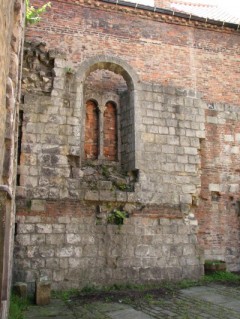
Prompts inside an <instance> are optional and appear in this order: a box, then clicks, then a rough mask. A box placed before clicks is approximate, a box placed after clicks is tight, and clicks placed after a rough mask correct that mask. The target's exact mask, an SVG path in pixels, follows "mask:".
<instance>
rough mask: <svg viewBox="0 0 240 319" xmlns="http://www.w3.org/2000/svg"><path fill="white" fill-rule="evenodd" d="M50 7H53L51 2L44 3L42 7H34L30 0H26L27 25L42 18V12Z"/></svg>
mask: <svg viewBox="0 0 240 319" xmlns="http://www.w3.org/2000/svg"><path fill="white" fill-rule="evenodd" d="M48 7H49V8H50V7H51V2H48V3H46V4H44V5H43V6H42V7H40V8H34V6H32V5H31V4H30V0H26V19H25V23H26V25H28V24H35V23H38V22H39V21H40V20H41V14H42V13H44V12H45V11H46V10H47V8H48Z"/></svg>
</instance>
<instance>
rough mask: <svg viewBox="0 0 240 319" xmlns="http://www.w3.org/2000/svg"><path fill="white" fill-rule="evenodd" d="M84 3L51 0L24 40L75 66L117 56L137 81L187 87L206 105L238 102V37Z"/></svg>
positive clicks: (180, 21)
mask: <svg viewBox="0 0 240 319" xmlns="http://www.w3.org/2000/svg"><path fill="white" fill-rule="evenodd" d="M43 2H44V1H38V0H36V1H34V4H35V5H40V4H43ZM83 2H84V1H79V3H80V4H78V3H75V4H71V3H70V1H69V3H66V2H65V3H62V2H58V1H52V8H51V10H49V12H48V13H47V14H46V15H45V16H44V18H43V19H42V22H41V23H40V24H38V25H37V26H32V27H30V28H28V30H27V32H26V37H27V39H35V40H36V39H37V40H40V41H41V40H42V41H44V42H47V45H48V47H49V48H53V49H54V48H61V49H62V50H63V51H65V52H66V53H67V56H68V59H69V60H72V61H74V62H75V63H77V64H80V63H81V62H82V61H83V60H86V59H88V58H89V57H91V56H95V55H97V54H107V55H113V56H119V57H121V58H122V59H123V60H125V61H126V62H127V63H128V64H129V65H130V66H132V67H133V68H134V70H135V71H136V72H137V73H138V75H139V76H140V79H141V80H142V81H146V82H150V83H152V82H154V83H160V84H162V85H170V86H177V87H182V88H192V89H194V90H196V91H198V92H201V93H202V94H203V96H204V98H205V100H207V101H211V102H213V101H215V102H224V103H234V104H237V103H238V101H239V84H240V78H239V74H238V69H239V62H238V59H239V45H238V43H239V33H238V32H236V31H233V30H228V29H227V28H226V29H224V28H222V27H216V26H212V25H207V24H205V23H202V24H201V23H199V22H194V21H188V20H184V19H181V18H177V17H170V16H165V15H162V14H157V13H153V12H152V13H150V12H146V11H141V10H139V9H130V8H127V7H121V6H116V5H110V4H106V3H103V2H100V1H93V2H92V5H91V4H90V5H89V6H87V5H84V4H83ZM164 21H166V22H164ZM171 21H172V23H170V22H171ZM194 26H195V27H194Z"/></svg>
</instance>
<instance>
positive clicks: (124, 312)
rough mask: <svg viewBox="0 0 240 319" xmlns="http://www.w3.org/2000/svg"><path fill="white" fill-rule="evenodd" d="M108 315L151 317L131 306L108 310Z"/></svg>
mask: <svg viewBox="0 0 240 319" xmlns="http://www.w3.org/2000/svg"><path fill="white" fill-rule="evenodd" d="M108 315H109V317H110V318H112V319H153V317H150V316H149V315H147V314H145V313H142V312H141V311H137V310H135V309H132V308H129V309H125V310H119V311H114V312H110V313H108Z"/></svg>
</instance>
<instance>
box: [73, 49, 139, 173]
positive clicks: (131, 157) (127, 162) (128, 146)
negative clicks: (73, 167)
mask: <svg viewBox="0 0 240 319" xmlns="http://www.w3.org/2000/svg"><path fill="white" fill-rule="evenodd" d="M96 70H107V71H111V72H113V73H115V74H117V75H120V76H121V77H122V78H123V79H124V80H125V82H126V84H127V92H126V93H125V96H124V94H123V98H122V104H123V106H122V107H121V113H122V114H121V115H122V116H124V119H128V120H127V121H122V123H120V125H119V127H121V130H122V131H125V132H128V133H127V134H128V135H127V134H125V135H124V134H122V133H121V137H120V138H119V140H121V147H120V152H119V154H120V155H118V157H119V161H120V163H121V166H122V167H123V168H124V169H125V170H127V171H130V170H134V169H136V154H137V152H136V145H138V144H139V143H136V136H139V135H138V134H137V130H136V128H137V127H138V125H137V122H136V118H139V116H137V113H138V112H139V110H138V105H137V103H136V101H137V100H138V91H139V83H140V81H139V78H138V75H137V74H136V73H135V71H134V70H133V68H132V67H131V66H129V65H128V64H127V63H126V62H125V61H123V60H122V59H119V58H117V57H112V56H106V55H99V56H94V57H91V58H90V59H88V60H86V61H84V62H83V63H82V64H81V65H80V67H79V69H78V70H77V73H76V84H77V100H76V107H77V109H78V112H79V114H80V119H81V123H82V124H83V125H82V127H81V131H80V135H81V146H82V145H84V140H85V129H84V127H83V126H84V123H85V116H86V114H85V109H84V108H85V103H86V100H85V96H84V84H85V80H86V79H87V77H88V76H89V75H90V74H91V73H92V72H94V71H96ZM96 96H97V95H96ZM99 109H101V107H99ZM130 135H131V136H130ZM81 149H83V147H81ZM100 149H101V147H100ZM100 158H101V157H100ZM82 160H84V154H83V153H82Z"/></svg>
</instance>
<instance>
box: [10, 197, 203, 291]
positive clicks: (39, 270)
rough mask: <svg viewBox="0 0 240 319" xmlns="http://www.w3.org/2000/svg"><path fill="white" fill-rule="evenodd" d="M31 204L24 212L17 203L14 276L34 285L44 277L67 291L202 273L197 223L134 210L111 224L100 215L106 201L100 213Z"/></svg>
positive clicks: (78, 207) (52, 204)
mask: <svg viewBox="0 0 240 319" xmlns="http://www.w3.org/2000/svg"><path fill="white" fill-rule="evenodd" d="M31 204H32V206H31V208H29V210H28V213H27V214H26V209H25V207H24V206H23V208H20V207H19V214H18V234H17V237H16V248H15V262H16V265H15V278H16V279H17V280H24V281H27V282H28V283H29V287H30V288H32V289H34V285H35V281H36V280H37V279H38V278H39V277H43V276H44V277H48V278H49V279H50V280H52V283H53V284H52V285H53V288H54V289H70V288H79V287H84V286H86V285H94V284H98V285H99V284H100V285H106V284H113V283H123V282H125V283H127V282H132V283H139V282H142V283H148V282H156V281H161V280H179V279H182V278H189V277H191V278H198V277H199V275H200V274H201V271H202V268H201V266H200V265H199V258H200V252H199V250H198V245H197V236H196V226H192V225H190V224H189V225H186V223H185V222H184V219H182V218H177V219H174V218H173V219H172V218H170V219H169V216H167V214H165V217H164V214H163V213H162V215H161V218H160V217H159V216H157V214H156V211H155V212H154V210H149V211H146V213H145V214H143V212H142V211H138V210H135V211H133V212H132V214H131V217H130V218H126V220H125V221H124V225H111V224H108V223H107V222H106V220H105V221H104V219H101V216H103V215H104V213H107V212H108V211H109V210H110V209H109V203H108V205H101V204H100V207H99V208H100V210H101V214H99V213H97V210H96V205H93V204H92V205H90V204H89V203H88V204H86V205H83V204H82V203H79V202H78V201H75V202H73V201H72V202H69V201H67V202H66V201H61V202H53V201H51V202H49V201H44V200H32V203H31ZM125 208H127V207H125ZM149 216H150V217H149Z"/></svg>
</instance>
